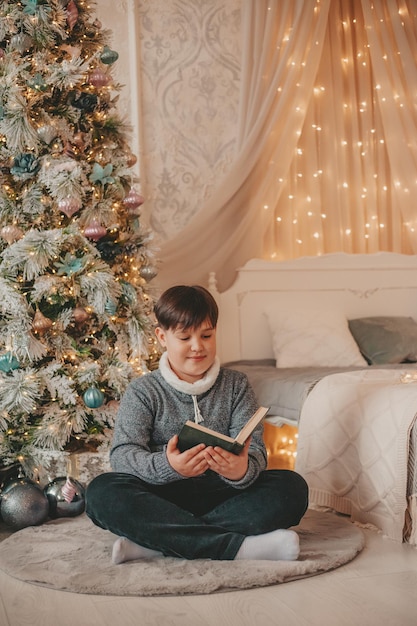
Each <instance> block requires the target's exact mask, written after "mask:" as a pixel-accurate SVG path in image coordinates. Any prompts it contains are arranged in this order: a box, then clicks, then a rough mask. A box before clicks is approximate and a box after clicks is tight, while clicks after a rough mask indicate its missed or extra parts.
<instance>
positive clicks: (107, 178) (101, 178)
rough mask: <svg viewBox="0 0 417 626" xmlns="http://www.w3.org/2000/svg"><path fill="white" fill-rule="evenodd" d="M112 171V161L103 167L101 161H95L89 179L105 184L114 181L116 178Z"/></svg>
mask: <svg viewBox="0 0 417 626" xmlns="http://www.w3.org/2000/svg"><path fill="white" fill-rule="evenodd" d="M112 172H113V165H112V164H111V163H107V165H105V166H104V167H102V166H101V165H100V163H94V165H93V170H92V172H91V174H90V176H89V180H90V181H91V182H92V183H101V184H102V185H103V186H104V185H105V184H106V183H114V178H113V176H111V173H112Z"/></svg>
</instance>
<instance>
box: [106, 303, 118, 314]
mask: <svg viewBox="0 0 417 626" xmlns="http://www.w3.org/2000/svg"><path fill="white" fill-rule="evenodd" d="M104 308H105V310H106V313H108V314H109V315H116V311H117V302H114V300H107V302H106V304H105V307H104Z"/></svg>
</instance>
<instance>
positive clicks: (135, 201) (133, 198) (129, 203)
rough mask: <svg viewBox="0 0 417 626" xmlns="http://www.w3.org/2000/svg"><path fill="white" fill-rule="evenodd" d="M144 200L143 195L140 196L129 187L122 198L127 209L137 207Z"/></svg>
mask: <svg viewBox="0 0 417 626" xmlns="http://www.w3.org/2000/svg"><path fill="white" fill-rule="evenodd" d="M144 202H145V200H144V198H143V196H141V195H140V194H139V193H138V192H137V191H135V190H134V189H131V190H130V191H129V193H128V194H127V196H125V197H124V199H123V204H124V205H125V207H126V208H127V209H137V208H138V207H140V205H141V204H143V203H144Z"/></svg>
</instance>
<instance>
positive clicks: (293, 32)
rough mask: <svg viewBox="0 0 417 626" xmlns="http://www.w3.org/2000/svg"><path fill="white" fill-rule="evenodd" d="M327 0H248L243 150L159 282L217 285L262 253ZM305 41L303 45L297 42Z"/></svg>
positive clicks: (164, 263) (169, 257)
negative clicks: (213, 276) (211, 281)
mask: <svg viewBox="0 0 417 626" xmlns="http://www.w3.org/2000/svg"><path fill="white" fill-rule="evenodd" d="M329 3H330V0H322V1H321V2H320V0H317V1H312V2H304V0H280V1H279V2H277V1H268V0H256V2H253V1H252V0H243V3H242V20H243V24H242V38H243V42H244V45H243V47H244V49H245V53H244V56H243V60H242V79H241V81H242V87H241V94H242V95H241V107H240V120H239V129H240V130H239V138H238V144H239V147H238V153H237V155H236V159H235V162H234V164H233V166H232V168H231V171H230V172H229V174H228V175H227V176H226V178H225V179H224V180H223V181H222V182H221V183H220V185H219V187H218V189H217V190H216V191H215V192H214V194H213V195H212V196H211V198H210V199H209V200H208V202H207V203H206V204H205V205H204V206H203V207H201V209H200V210H199V212H198V214H197V215H196V216H195V217H194V218H193V219H192V221H191V222H190V223H189V224H188V225H187V226H186V227H185V229H184V230H183V231H181V232H180V233H179V235H178V236H176V237H175V238H174V239H172V240H171V241H169V242H168V243H167V244H166V245H164V246H163V247H162V250H161V253H160V255H159V256H160V258H161V267H160V270H159V276H158V281H159V284H161V285H162V286H167V285H171V284H175V283H178V282H201V283H203V284H205V283H207V279H208V273H209V272H210V271H212V270H215V271H216V272H217V274H218V279H219V286H220V288H225V287H226V286H227V285H228V284H230V282H231V281H232V280H233V277H234V275H235V269H236V268H237V267H238V266H239V265H241V264H242V263H244V262H245V261H246V260H247V259H248V258H250V257H252V256H262V254H263V235H264V232H265V229H266V228H267V227H268V220H269V211H268V209H264V207H265V206H268V203H269V202H271V203H272V204H273V203H274V202H275V199H276V197H277V195H278V194H279V193H280V183H279V179H280V178H282V179H284V178H285V176H286V174H287V171H288V168H289V166H290V162H291V158H292V153H293V151H294V148H295V146H296V145H297V142H298V139H299V135H300V132H301V128H302V126H303V122H304V117H305V115H306V111H307V107H308V102H309V99H310V95H311V92H312V86H313V81H314V77H315V75H316V72H317V66H318V63H319V60H320V57H321V48H322V44H323V39H324V33H325V29H326V23H327V13H328V7H329ZM300 42H302V45H300Z"/></svg>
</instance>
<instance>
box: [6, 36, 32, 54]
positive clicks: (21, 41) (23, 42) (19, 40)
mask: <svg viewBox="0 0 417 626" xmlns="http://www.w3.org/2000/svg"><path fill="white" fill-rule="evenodd" d="M32 44H33V39H32V38H31V37H29V35H26V34H25V33H17V35H13V37H11V38H10V46H11V47H12V48H15V49H16V50H18V51H19V52H20V53H21V54H23V52H27V51H28V50H29V48H30V47H31V46H32Z"/></svg>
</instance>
